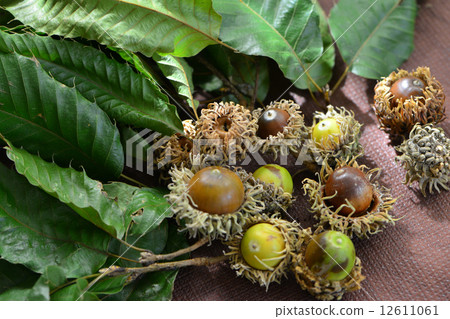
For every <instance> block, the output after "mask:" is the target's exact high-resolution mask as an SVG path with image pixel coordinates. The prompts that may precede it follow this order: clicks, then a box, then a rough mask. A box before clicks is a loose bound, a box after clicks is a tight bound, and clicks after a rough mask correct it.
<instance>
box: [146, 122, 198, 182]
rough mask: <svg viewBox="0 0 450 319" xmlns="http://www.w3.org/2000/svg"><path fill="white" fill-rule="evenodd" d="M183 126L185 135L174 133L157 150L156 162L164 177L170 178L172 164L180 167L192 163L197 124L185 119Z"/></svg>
mask: <svg viewBox="0 0 450 319" xmlns="http://www.w3.org/2000/svg"><path fill="white" fill-rule="evenodd" d="M183 128H184V135H181V134H179V133H177V134H174V135H172V136H171V137H170V138H169V139H168V140H167V141H166V142H164V143H163V144H162V145H161V146H159V147H158V149H157V150H156V152H155V154H156V156H155V164H156V165H157V167H158V168H159V169H160V171H161V177H162V178H163V179H168V178H169V177H168V171H169V170H170V168H171V167H172V166H177V167H180V165H181V164H183V165H184V166H189V165H190V163H191V159H190V154H191V152H192V148H193V138H194V137H195V134H196V130H195V125H194V123H193V121H192V120H184V121H183Z"/></svg>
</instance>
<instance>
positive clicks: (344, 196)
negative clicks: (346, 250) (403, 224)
mask: <svg viewBox="0 0 450 319" xmlns="http://www.w3.org/2000/svg"><path fill="white" fill-rule="evenodd" d="M379 174H380V169H379V168H375V169H371V170H369V169H368V168H367V167H366V166H364V165H358V163H357V162H356V158H353V159H352V160H350V161H349V162H348V163H347V162H345V161H342V162H341V161H338V162H337V164H336V167H335V168H334V169H333V168H332V167H330V165H328V164H327V163H326V162H325V165H323V166H322V169H321V170H320V173H318V176H319V180H318V181H316V180H312V179H309V178H306V179H305V180H304V181H303V190H304V192H305V194H307V195H308V197H309V202H310V203H311V212H312V213H314V214H315V216H314V217H315V218H316V219H318V220H319V222H318V224H317V226H323V227H324V228H325V229H331V230H336V231H340V232H342V233H344V234H346V235H348V236H350V237H353V235H356V236H357V237H360V238H363V237H368V236H369V235H372V234H375V233H378V232H380V231H382V229H383V228H384V227H385V226H387V225H389V224H392V225H394V224H395V221H396V219H395V218H393V217H392V216H391V215H390V214H389V211H390V210H391V208H392V205H393V204H394V203H395V201H396V199H393V198H392V197H391V194H390V191H389V189H387V188H386V187H384V186H381V185H379V184H378V182H377V181H376V179H377V178H378V176H379Z"/></svg>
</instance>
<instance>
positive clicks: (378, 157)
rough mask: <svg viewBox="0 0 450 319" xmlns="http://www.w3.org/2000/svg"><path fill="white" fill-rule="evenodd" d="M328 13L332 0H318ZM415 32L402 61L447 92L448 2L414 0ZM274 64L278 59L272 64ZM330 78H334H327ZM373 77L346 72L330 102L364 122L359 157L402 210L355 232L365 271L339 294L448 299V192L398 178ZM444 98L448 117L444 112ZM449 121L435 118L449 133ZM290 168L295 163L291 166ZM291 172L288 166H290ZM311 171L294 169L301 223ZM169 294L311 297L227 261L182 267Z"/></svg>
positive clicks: (288, 282)
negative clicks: (248, 275)
mask: <svg viewBox="0 0 450 319" xmlns="http://www.w3.org/2000/svg"><path fill="white" fill-rule="evenodd" d="M320 2H321V3H322V5H323V7H324V8H325V10H326V11H327V12H328V11H329V9H330V8H331V7H332V5H333V2H334V1H329V0H327V1H320ZM419 5H420V8H419V12H418V16H417V23H416V31H415V50H414V52H413V54H412V55H411V57H410V58H409V59H408V61H406V62H405V63H404V64H403V66H402V68H404V69H407V70H411V69H413V68H416V67H417V66H429V67H430V68H431V71H432V74H433V75H434V76H435V77H436V78H437V79H438V80H439V81H440V82H441V83H442V85H443V87H444V89H445V91H446V93H447V96H448V95H449V94H450V93H449V92H450V67H449V58H448V57H449V54H450V50H449V45H450V44H449V43H450V37H449V33H448V26H449V25H448V21H449V20H450V1H448V0H429V1H419ZM274 69H276V66H275V65H274ZM342 70H343V63H342V61H341V60H339V59H337V68H336V70H335V73H337V74H338V75H340V74H341V73H342ZM273 73H274V74H273V78H274V80H273V81H272V82H273V85H272V87H271V91H270V96H269V100H270V99H277V98H278V97H279V96H280V94H281V93H282V92H284V90H285V89H286V88H287V87H288V86H289V85H290V82H288V81H280V80H279V79H278V78H277V77H278V75H277V73H276V72H273ZM333 81H336V79H335V78H334V79H333V80H332V83H333ZM375 83H376V82H375V81H370V80H365V79H363V78H360V77H358V76H355V75H352V74H350V75H349V76H348V77H347V79H346V81H345V83H344V85H343V86H341V88H340V89H339V91H338V92H336V93H335V95H333V97H332V103H333V104H334V105H336V106H345V107H346V108H348V109H350V110H352V111H353V112H355V115H356V119H357V120H358V121H360V122H361V123H363V124H364V127H363V131H362V139H361V143H362V144H363V146H364V148H365V157H364V163H365V164H367V165H368V166H370V167H380V168H382V170H383V174H382V176H381V182H382V183H383V184H384V185H386V186H388V187H389V188H391V190H392V194H393V195H394V197H398V201H397V203H396V204H395V206H394V209H393V211H392V213H393V215H394V216H395V217H402V219H401V220H400V221H398V222H397V224H396V225H395V226H393V227H392V226H389V227H388V228H387V229H385V230H384V231H383V232H382V233H380V234H377V235H375V236H372V237H371V238H370V239H364V240H362V239H355V240H354V243H355V247H356V251H357V255H358V256H359V257H360V259H361V261H362V264H363V274H364V275H365V276H366V277H367V278H366V280H365V281H363V283H362V289H361V290H360V291H357V292H353V293H348V294H346V295H345V296H344V300H369V301H370V300H448V299H449V297H450V292H449V286H450V285H449V284H450V283H449V279H450V276H449V271H448V269H449V268H450V262H449V251H448V246H449V243H450V240H449V227H448V226H449V212H450V193H449V192H441V193H440V194H434V195H432V196H427V197H426V198H424V197H423V196H422V195H421V193H420V192H419V191H418V187H417V184H414V185H413V186H412V187H407V186H405V185H403V184H402V181H403V180H404V177H405V172H404V171H403V169H402V168H401V167H400V166H399V165H398V164H397V163H396V162H395V161H394V157H395V155H396V153H395V151H394V148H393V147H392V145H390V140H389V138H388V136H387V135H386V134H385V133H384V132H382V131H381V130H379V129H378V124H377V120H376V117H375V115H374V113H373V111H372V110H371V107H370V104H371V103H372V102H373V87H374V85H375ZM283 97H284V98H291V99H292V98H295V99H296V100H297V101H298V102H299V103H301V104H302V108H303V112H304V113H305V115H306V121H307V124H311V119H312V116H311V114H312V113H313V112H314V111H316V110H317V108H316V107H315V105H314V104H313V103H312V102H311V101H310V99H309V98H308V94H307V93H305V92H302V91H298V90H294V89H292V90H290V91H289V92H288V93H287V94H285V95H284V96H283ZM449 100H450V98H449V97H447V101H446V106H447V117H449V109H450V107H449ZM449 122H450V121H449V120H448V119H447V120H446V121H445V122H444V123H442V124H441V126H442V127H444V130H445V131H446V133H447V135H449V134H450V123H449ZM292 170H295V169H292ZM291 172H293V171H291ZM305 177H313V176H312V175H308V174H303V175H298V176H297V177H296V178H295V180H294V183H295V191H294V194H295V195H296V196H297V197H298V198H297V201H296V203H295V204H294V206H293V207H291V208H290V209H289V214H291V215H292V216H293V217H294V218H295V219H296V220H297V221H298V222H300V224H301V225H302V226H303V227H309V226H312V225H313V224H314V220H313V219H312V217H311V214H310V213H309V212H308V207H309V204H308V203H307V201H306V198H305V196H304V195H303V191H301V181H302V179H303V178H305ZM224 249H225V247H224V246H222V245H221V244H219V243H213V245H211V246H209V247H204V248H201V249H199V250H198V251H196V252H195V253H193V254H192V256H193V257H199V256H217V255H220V254H222V252H223V250H224ZM173 299H174V300H314V299H313V298H312V297H311V296H310V295H309V294H308V293H307V292H304V291H302V290H301V289H300V287H299V286H298V285H297V283H296V282H295V279H294V277H293V276H292V275H291V276H289V278H288V279H285V280H283V282H282V284H280V285H279V284H273V285H271V286H270V288H269V290H268V292H266V290H265V289H264V288H262V287H260V286H259V285H256V284H252V283H251V282H249V281H248V280H247V279H245V278H238V277H236V274H235V273H234V272H233V271H232V270H231V269H230V268H229V267H228V266H227V264H226V263H221V264H217V265H214V266H211V267H191V268H186V269H183V270H181V271H180V273H179V275H178V278H177V280H176V282H175V288H174V292H173Z"/></svg>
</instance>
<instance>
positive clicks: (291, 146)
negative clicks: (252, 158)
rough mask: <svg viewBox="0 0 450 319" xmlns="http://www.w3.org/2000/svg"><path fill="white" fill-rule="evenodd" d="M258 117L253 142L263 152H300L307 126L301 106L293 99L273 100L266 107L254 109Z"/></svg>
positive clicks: (276, 155)
mask: <svg viewBox="0 0 450 319" xmlns="http://www.w3.org/2000/svg"><path fill="white" fill-rule="evenodd" d="M252 114H253V118H255V119H257V125H258V129H257V133H256V137H255V138H254V139H253V140H252V141H251V144H252V145H253V146H254V147H255V148H256V150H257V151H260V152H261V153H263V154H264V153H271V154H273V156H274V158H275V159H276V158H277V157H278V153H281V154H282V155H285V156H286V155H288V153H289V151H293V152H298V151H299V149H300V146H301V144H302V142H303V140H304V139H305V138H306V136H307V133H306V127H305V124H304V120H303V114H302V112H301V111H300V106H299V105H298V104H296V103H295V102H294V101H291V100H281V101H279V102H272V103H270V105H268V106H266V107H265V108H264V109H256V110H254V111H253V113H252Z"/></svg>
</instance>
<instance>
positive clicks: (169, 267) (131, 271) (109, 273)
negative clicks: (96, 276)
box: [99, 255, 229, 277]
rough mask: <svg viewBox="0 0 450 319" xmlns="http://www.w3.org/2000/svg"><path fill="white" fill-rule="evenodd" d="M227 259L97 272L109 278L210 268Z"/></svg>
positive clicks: (114, 268) (199, 259) (220, 257)
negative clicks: (185, 268) (194, 267)
mask: <svg viewBox="0 0 450 319" xmlns="http://www.w3.org/2000/svg"><path fill="white" fill-rule="evenodd" d="M228 258H229V257H228V256H225V255H224V256H218V257H200V258H192V259H186V260H180V261H171V262H166V263H160V264H158V263H156V264H151V265H149V266H146V267H138V268H127V267H110V268H102V269H100V270H99V272H100V273H101V274H104V275H105V276H109V277H116V276H123V275H128V274H134V275H140V274H145V273H148V272H154V271H167V270H174V269H179V268H183V267H189V266H211V265H213V264H216V263H219V262H221V261H224V260H227V259H228Z"/></svg>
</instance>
